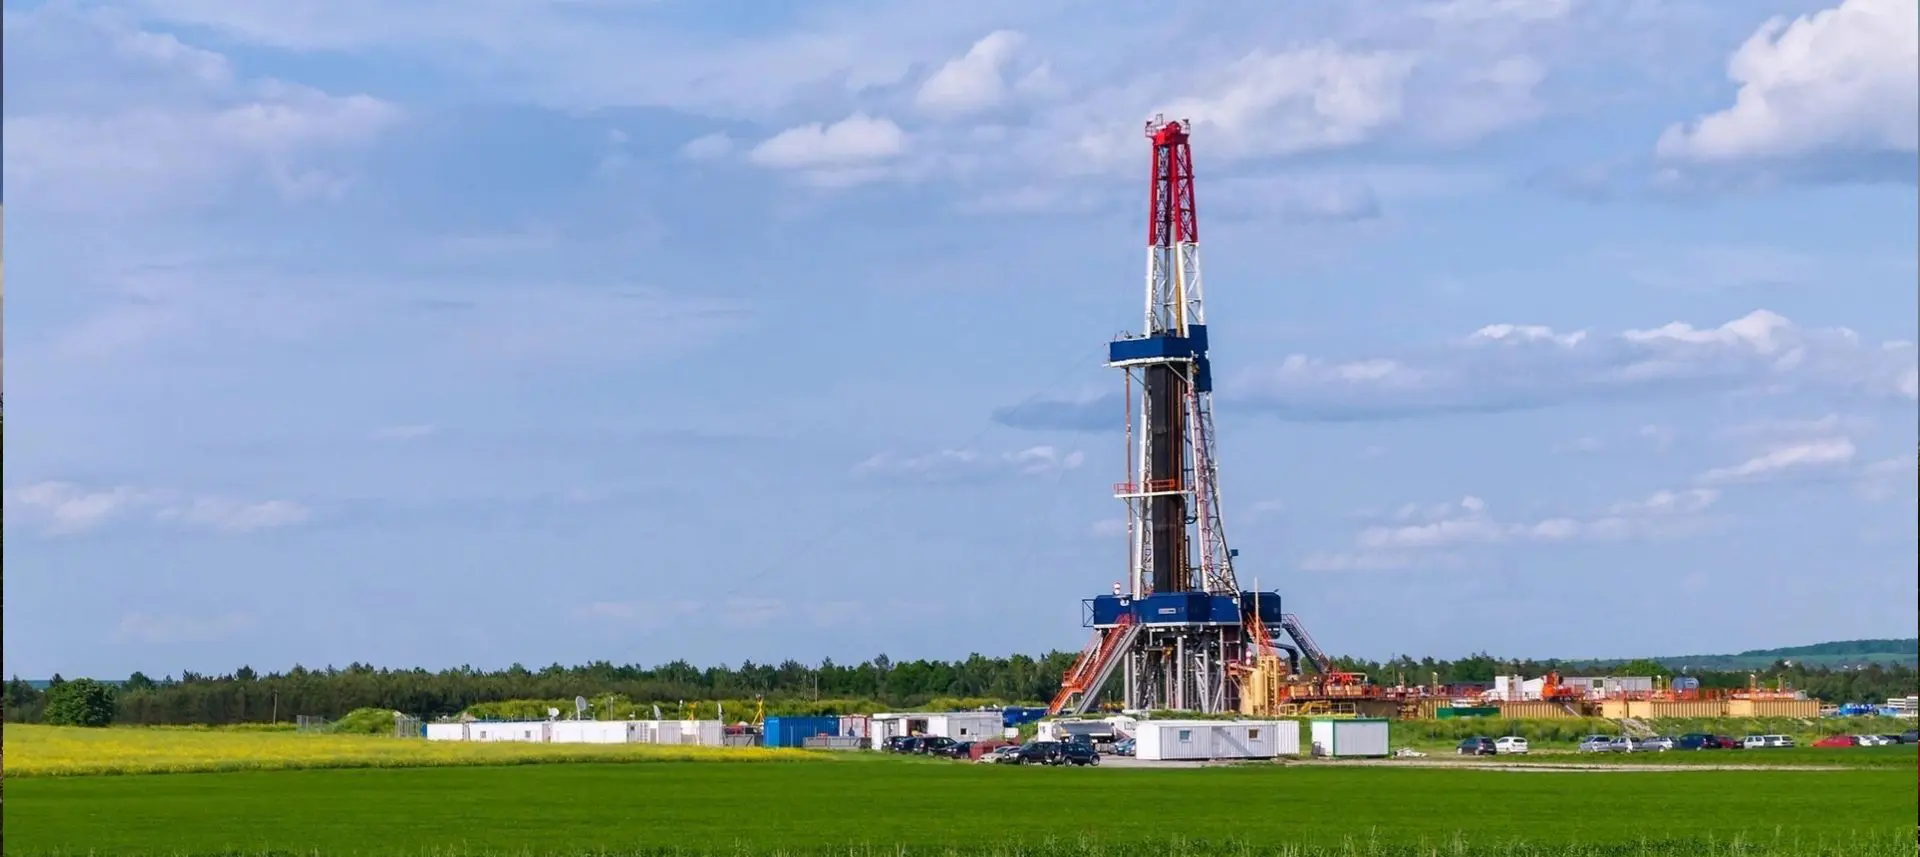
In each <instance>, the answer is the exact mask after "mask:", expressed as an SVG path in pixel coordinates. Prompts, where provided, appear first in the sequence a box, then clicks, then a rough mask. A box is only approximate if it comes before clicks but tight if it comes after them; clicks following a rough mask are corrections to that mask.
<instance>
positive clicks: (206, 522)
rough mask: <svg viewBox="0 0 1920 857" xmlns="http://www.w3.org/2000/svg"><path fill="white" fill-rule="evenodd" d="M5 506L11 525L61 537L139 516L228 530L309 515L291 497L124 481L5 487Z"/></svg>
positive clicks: (283, 523)
mask: <svg viewBox="0 0 1920 857" xmlns="http://www.w3.org/2000/svg"><path fill="white" fill-rule="evenodd" d="M6 509H7V525H8V526H15V525H25V526H31V527H35V528H37V529H39V530H40V531H41V532H43V533H45V534H47V535H56V536H60V535H74V534H77V533H81V532H85V531H88V530H92V529H95V528H97V527H100V526H102V525H105V524H107V523H109V522H111V521H113V520H115V519H121V518H130V517H136V516H137V517H143V518H146V519H148V520H152V521H158V522H162V523H170V524H178V525H182V526H188V527H193V528H197V529H210V530H216V531H220V532H227V533H244V532H251V531H254V530H263V529H272V528H277V527H285V526H291V525H293V524H299V523H303V522H305V521H306V520H307V519H308V518H309V517H310V512H309V511H308V509H307V508H306V507H304V506H302V505H300V504H298V503H294V502H292V501H289V500H264V501H243V500H234V499H231V498H227V497H219V496H212V495H185V494H181V493H179V492H174V491H154V490H145V489H139V488H134V487H130V486H124V485H123V486H115V487H111V488H85V487H82V486H79V485H76V484H73V483H71V482H60V481H46V482H36V483H33V484H31V485H25V486H21V487H18V488H8V489H6Z"/></svg>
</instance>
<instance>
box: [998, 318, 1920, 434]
mask: <svg viewBox="0 0 1920 857" xmlns="http://www.w3.org/2000/svg"><path fill="white" fill-rule="evenodd" d="M1914 371H1915V350H1914V347H1913V345H1912V344H1911V343H1906V342H1897V343H1885V344H1881V343H1870V342H1867V341H1865V340H1863V339H1862V338H1861V337H1860V336H1859V334H1857V333H1855V332H1854V331H1851V330H1848V329H1846V328H1815V327H1803V326H1800V325H1797V324H1795V323H1793V322H1792V321H1791V320H1789V319H1787V318H1785V317H1783V316H1780V315H1778V314H1776V313H1772V312H1769V311H1767V310H1757V311H1755V312H1752V313H1749V314H1747V315H1745V316H1742V317H1740V318H1737V319H1734V320H1732V321H1729V322H1727V323H1725V324H1721V325H1718V326H1714V327H1694V326H1692V325H1690V324H1687V323H1684V322H1672V323H1668V324H1664V325H1661V326H1659V327H1654V328H1649V329H1642V330H1627V331H1622V332H1619V333H1616V334H1611V335H1596V334H1592V333H1589V332H1587V331H1572V332H1564V333H1563V332H1560V331H1557V330H1555V329H1553V328H1549V327H1545V326H1540V325H1517V324H1496V325H1488V326H1486V327H1483V328H1481V329H1480V330H1479V331H1476V332H1475V333H1473V334H1471V335H1469V336H1467V337H1464V338H1463V339H1460V340H1457V341H1455V342H1452V343H1447V344H1445V345H1442V346H1439V347H1433V348H1428V349H1424V350H1419V351H1411V352H1406V353H1402V354H1397V355H1393V356H1382V357H1356V358H1345V359H1339V358H1325V357H1311V356H1307V355H1303V354H1300V355H1294V356H1291V357H1288V358H1286V359H1284V360H1282V361H1280V362H1278V363H1275V364H1270V365H1267V366H1260V367H1253V368H1250V369H1247V370H1245V371H1243V372H1241V373H1238V374H1235V375H1232V376H1229V377H1227V378H1224V379H1223V380H1222V381H1221V383H1220V386H1219V393H1218V394H1217V395H1218V396H1219V397H1220V398H1221V399H1222V400H1223V401H1225V402H1230V403H1231V404H1232V405H1233V406H1234V407H1237V408H1248V409H1254V410H1260V411H1265V412H1268V413H1271V414H1274V415H1277V416H1281V417H1283V418H1286V419H1292V420H1300V421H1310V422H1312V421H1333V422H1337V421H1354V420H1379V419H1395V418H1402V417H1408V416H1423V415H1435V414H1447V413H1497V412H1508V411H1519V410H1529V409H1537V408H1545V407H1551V406H1556V405H1562V404H1567V403H1571V402H1579V401H1600V400H1624V399H1636V398H1648V397H1653V396H1659V395H1679V394H1689V395H1701V394H1715V393H1743V394H1780V393H1790V392H1796V391H1799V392H1818V393H1822V394H1839V395H1845V396H1852V397H1856V398H1859V399H1863V400H1867V401H1881V402H1900V403H1905V402H1912V401H1914V397H1915V392H1914V389H1913V386H1914V385H1913V383H1912V381H1913V373H1914ZM1110 398H1111V397H1110V396H1096V397H1093V398H1087V399H1078V400H1071V401H1045V400H1043V401H1038V402H1031V403H1027V404H1023V405H1020V406H1015V407H1009V408H1002V409H1000V410H999V411H998V412H996V414H995V418H996V419H997V420H999V421H1000V422H1001V423H1003V424H1005V425H1009V426H1013V427H1016V428H1058V429H1077V430H1087V431H1099V430H1106V429H1110V428H1111V427H1112V423H1113V420H1112V416H1111V415H1112V413H1113V408H1114V407H1115V404H1114V403H1113V402H1112V401H1111V400H1110Z"/></svg>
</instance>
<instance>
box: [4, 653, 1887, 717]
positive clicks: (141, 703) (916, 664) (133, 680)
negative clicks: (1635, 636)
mask: <svg viewBox="0 0 1920 857" xmlns="http://www.w3.org/2000/svg"><path fill="white" fill-rule="evenodd" d="M1073 658H1074V654H1073V653H1071V652H1049V653H1048V654H1046V655H1043V656H1041V657H1038V658H1034V657H1029V656H1027V655H1014V656H1012V657H1005V658H990V657H985V656H982V655H978V654H975V655H972V656H971V657H968V658H967V659H965V660H961V661H925V660H919V661H903V662H898V663H896V662H894V661H893V660H891V659H889V658H888V657H887V656H885V655H881V656H879V657H876V658H873V659H871V660H868V661H864V662H862V663H859V664H854V665H841V664H836V663H834V662H832V661H830V660H829V661H824V662H822V663H821V664H820V665H818V666H809V665H806V664H802V663H800V662H798V661H792V660H789V661H785V662H783V663H781V664H779V665H777V666H776V665H770V664H756V663H753V662H751V661H749V662H747V663H744V664H741V665H740V666H739V667H737V668H727V667H724V666H721V667H707V668H704V669H703V668H700V667H696V666H694V665H693V664H690V663H688V662H686V661H674V662H673V663H669V664H665V665H662V666H657V667H652V668H647V667H640V666H635V665H626V666H619V665H615V664H611V663H607V662H604V661H602V662H598V663H592V664H587V665H585V666H578V667H563V666H560V665H559V664H554V665H551V666H548V667H545V668H542V669H538V670H533V669H528V668H526V667H523V666H520V665H518V664H516V665H514V666H511V667H508V668H507V669H504V670H497V671H485V670H477V669H474V668H472V667H464V666H463V667H459V668H457V669H449V670H442V671H439V672H430V671H428V670H424V669H412V670H388V669H376V668H374V667H372V666H369V665H366V664H357V663H356V664H350V665H348V666H347V667H346V668H344V669H337V668H334V667H327V668H326V669H321V670H309V669H305V668H302V667H297V666H296V667H294V668H293V669H291V670H289V671H287V672H284V673H269V674H264V675H263V674H260V673H257V672H255V671H254V670H253V669H251V668H249V667H241V668H240V669H238V670H235V671H234V672H233V673H231V674H227V675H219V676H211V675H202V674H198V673H193V672H183V673H181V674H180V676H179V677H178V678H174V677H172V676H168V677H164V678H161V679H157V680H156V679H153V678H150V677H148V676H145V675H142V674H140V673H134V674H133V675H132V676H129V677H128V678H127V679H126V680H125V681H124V682H121V683H120V684H119V686H118V688H117V693H115V694H114V695H113V709H114V717H113V719H114V721H115V722H117V723H129V724H232V723H248V722H267V721H285V720H290V719H292V718H293V717H294V716H295V715H301V714H307V715H318V716H322V717H328V718H335V717H339V716H341V715H342V714H345V713H346V712H349V711H352V710H354V709H358V708H381V709H391V710H398V711H404V712H407V713H410V714H415V715H420V716H425V717H437V716H441V715H451V714H457V713H459V712H462V711H466V710H468V709H469V708H472V707H474V706H479V705H486V704H498V703H503V702H508V701H512V700H553V699H572V698H573V697H575V696H584V697H588V698H590V699H592V698H599V697H605V696H609V695H617V696H619V697H623V698H625V699H627V700H631V701H632V702H633V703H634V704H636V705H648V704H653V703H658V704H660V705H661V706H662V708H663V709H665V708H667V707H668V706H678V705H680V704H682V703H685V702H709V703H711V702H714V701H722V700H725V701H728V706H727V709H728V711H729V712H731V711H734V710H737V709H735V708H734V704H735V703H736V702H737V701H740V700H751V699H754V698H755V697H763V698H764V699H765V700H766V701H767V703H768V709H769V711H794V712H798V711H802V710H808V711H812V710H820V711H822V713H829V712H831V711H832V709H835V708H842V709H847V708H852V707H856V706H865V707H871V706H884V707H889V708H911V707H918V706H922V705H926V704H928V703H930V702H932V701H934V700H936V699H969V700H997V701H1001V702H1005V703H1009V704H1012V703H1040V702H1044V701H1045V700H1047V699H1050V698H1051V697H1052V696H1053V694H1054V693H1055V692H1056V691H1057V690H1059V687H1060V677H1061V675H1062V673H1064V672H1065V670H1066V669H1067V667H1068V666H1069V665H1071V663H1072V661H1073ZM1337 666H1338V667H1339V668H1341V669H1344V670H1349V671H1356V672H1364V673H1367V674H1368V675H1369V676H1370V677H1371V678H1372V679H1373V681H1375V682H1376V683H1380V684H1408V685H1425V684H1432V683H1435V682H1437V683H1439V684H1443V685H1449V686H1453V685H1462V684H1484V683H1487V682H1490V681H1492V680H1493V677H1494V676H1496V675H1510V674H1516V673H1517V674H1522V675H1540V674H1542V673H1544V672H1546V671H1547V670H1549V669H1559V670H1561V671H1562V672H1563V673H1567V674H1580V673H1582V672H1588V671H1587V670H1585V669H1584V668H1583V667H1582V666H1581V665H1579V664H1571V663H1559V662H1554V661H1511V660H1501V659H1497V658H1494V657H1492V656H1489V655H1486V654H1479V655H1474V656H1472V657H1468V658H1462V659H1460V660H1454V661H1448V660H1436V659H1433V658H1423V659H1420V660H1415V659H1413V658H1410V657H1400V658H1394V659H1392V660H1389V661H1386V662H1371V661H1363V660H1356V659H1351V658H1341V659H1338V661H1337ZM1596 671H1598V672H1604V673H1606V674H1612V675H1669V674H1670V673H1671V671H1670V670H1668V669H1667V668H1666V667H1663V666H1661V665H1660V664H1658V663H1654V662H1652V661H1644V662H1634V663H1629V664H1624V665H1616V666H1612V667H1609V668H1606V669H1604V670H1596ZM1694 675H1695V676H1696V677H1698V678H1699V679H1700V680H1701V683H1702V684H1703V685H1704V686H1706V687H1712V688H1739V687H1744V686H1746V685H1747V683H1748V681H1749V676H1750V674H1749V673H1748V672H1744V671H1741V672H1704V673H1702V672H1696V673H1694ZM1758 678H1759V679H1760V680H1761V681H1763V682H1766V683H1772V682H1775V681H1779V680H1784V681H1785V683H1786V684H1787V685H1788V686H1791V687H1794V688H1799V689H1802V690H1805V691H1807V692H1808V693H1809V694H1810V695H1812V696H1814V697H1817V698H1819V699H1822V700H1825V701H1828V702H1835V703H1839V702H1879V701H1882V700H1885V699H1887V698H1888V697H1894V696H1905V695H1907V694H1911V693H1914V692H1915V691H1916V689H1917V688H1920V682H1917V681H1916V675H1915V671H1914V670H1913V669H1911V668H1908V667H1903V666H1869V667H1865V668H1861V669H1847V670H1829V669H1825V668H1808V667H1805V666H1802V665H1789V664H1787V663H1786V662H1779V663H1776V664H1774V666H1773V667H1772V668H1770V669H1767V670H1763V671H1761V672H1760V673H1759V674H1758ZM62 683H65V682H64V681H63V680H61V679H59V677H58V676H56V677H55V679H54V681H53V683H52V684H53V687H56V688H57V687H58V686H59V685H60V684H62ZM51 689H52V688H49V690H51ZM743 713H744V712H743ZM833 713H855V712H853V711H850V710H849V711H839V712H833ZM5 714H6V719H7V720H8V721H12V722H41V721H43V720H46V719H48V715H49V705H48V691H42V690H37V689H35V688H34V687H32V686H30V685H28V684H27V683H26V682H24V681H21V680H20V679H19V678H18V677H15V678H14V679H13V680H11V681H9V682H7V684H6V688H5Z"/></svg>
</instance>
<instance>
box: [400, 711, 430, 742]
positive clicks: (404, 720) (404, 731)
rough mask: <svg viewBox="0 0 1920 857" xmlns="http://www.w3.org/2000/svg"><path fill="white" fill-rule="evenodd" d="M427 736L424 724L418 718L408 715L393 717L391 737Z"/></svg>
mask: <svg viewBox="0 0 1920 857" xmlns="http://www.w3.org/2000/svg"><path fill="white" fill-rule="evenodd" d="M426 735H427V727H426V724H425V723H423V722H421V720H420V718H418V717H414V716H412V715H408V714H398V713H396V714H394V715H393V737H395V738H424V737H426Z"/></svg>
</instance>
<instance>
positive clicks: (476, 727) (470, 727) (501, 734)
mask: <svg viewBox="0 0 1920 857" xmlns="http://www.w3.org/2000/svg"><path fill="white" fill-rule="evenodd" d="M551 726H552V724H550V723H548V722H547V721H545V720H502V721H494V722H491V723H487V722H481V723H469V724H467V740H469V741H523V742H533V743H536V744H539V743H545V742H546V741H548V740H550V738H551V732H550V731H549V727H551Z"/></svg>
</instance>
